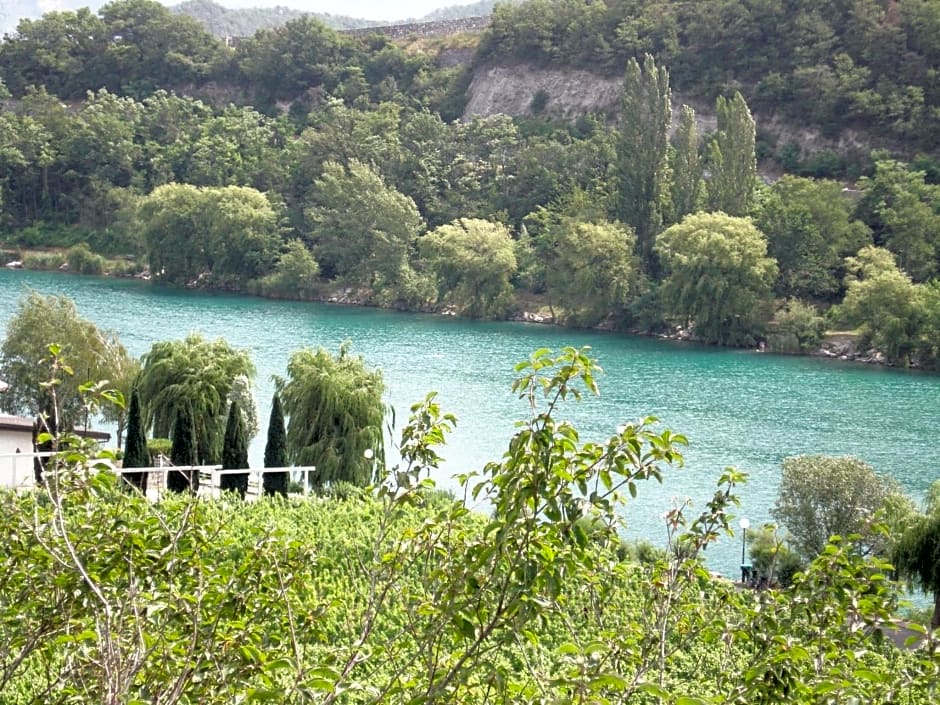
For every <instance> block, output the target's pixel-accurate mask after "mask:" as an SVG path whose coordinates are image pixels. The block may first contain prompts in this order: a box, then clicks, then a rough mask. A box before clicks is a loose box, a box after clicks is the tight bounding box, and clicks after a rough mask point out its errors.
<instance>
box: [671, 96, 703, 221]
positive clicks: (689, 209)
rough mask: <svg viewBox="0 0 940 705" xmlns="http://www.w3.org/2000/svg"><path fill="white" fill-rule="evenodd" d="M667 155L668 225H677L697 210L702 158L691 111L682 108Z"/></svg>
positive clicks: (693, 114) (685, 106)
mask: <svg viewBox="0 0 940 705" xmlns="http://www.w3.org/2000/svg"><path fill="white" fill-rule="evenodd" d="M672 147H673V149H672V152H671V154H670V165H671V169H670V171H671V172H672V173H671V178H672V190H671V193H672V199H671V201H672V222H673V223H678V222H679V221H680V220H682V218H684V217H685V216H686V215H688V214H689V213H694V212H695V211H697V210H698V203H699V195H700V193H701V190H702V158H701V155H700V153H699V149H700V147H699V137H698V128H697V127H696V124H695V110H693V109H692V108H690V107H689V106H688V105H683V106H682V112H681V113H680V115H679V124H678V125H676V133H675V135H673V138H672Z"/></svg>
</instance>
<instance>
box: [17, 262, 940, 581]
mask: <svg viewBox="0 0 940 705" xmlns="http://www.w3.org/2000/svg"><path fill="white" fill-rule="evenodd" d="M28 288H32V289H35V290H38V291H40V292H43V293H57V294H65V295H67V296H69V297H71V298H72V299H74V300H75V302H76V305H77V307H78V310H79V313H80V314H81V315H83V316H85V317H87V318H90V319H91V320H93V321H94V322H95V323H97V324H98V325H99V326H101V327H102V328H106V329H109V330H111V331H113V332H115V333H117V334H118V335H119V336H120V338H121V340H122V341H123V342H124V344H125V345H126V346H127V348H128V349H129V350H130V352H131V353H132V354H134V355H141V354H143V353H144V352H146V351H147V350H148V349H149V348H150V345H151V344H152V343H153V342H155V341H158V340H167V339H175V338H180V337H183V336H185V335H186V334H187V333H190V332H193V331H198V332H201V333H202V334H203V335H205V336H206V337H208V338H216V337H224V338H226V339H227V340H228V341H229V342H230V343H232V344H233V345H235V346H238V347H242V348H246V349H247V350H249V351H250V353H251V357H252V359H253V361H254V363H255V366H256V367H257V371H258V375H257V378H256V380H255V383H256V398H257V401H258V407H259V419H260V420H261V425H262V430H261V432H260V433H259V435H258V437H257V438H255V439H254V441H253V442H252V444H251V448H250V454H249V456H250V462H251V465H252V466H253V467H258V466H260V465H261V463H262V454H263V446H264V438H265V433H266V424H267V418H268V414H269V411H270V402H271V394H272V392H273V389H274V386H273V383H272V376H273V375H283V374H285V369H286V364H287V359H288V357H289V355H290V353H291V352H292V351H293V350H296V349H298V348H302V347H305V346H307V347H316V346H324V347H326V348H328V349H330V350H332V351H336V350H337V349H338V347H339V345H340V343H342V342H343V341H344V340H350V341H351V342H352V346H351V349H352V352H354V353H359V354H362V355H363V356H364V357H365V359H366V361H367V363H368V364H370V365H371V366H377V367H380V368H381V369H382V371H383V373H384V376H385V380H386V383H387V386H388V401H389V403H390V404H391V405H392V406H393V407H394V408H395V410H396V412H397V419H398V426H399V428H400V426H401V425H402V423H403V422H404V420H405V418H406V417H407V412H408V407H409V406H410V404H412V403H414V402H416V401H419V400H420V399H422V398H423V397H424V395H425V394H426V393H427V392H429V391H431V390H435V391H437V392H438V393H439V400H440V402H441V405H442V406H443V407H444V409H445V410H447V411H450V412H453V413H455V414H456V415H457V417H458V426H457V430H456V432H455V433H454V434H453V435H452V437H451V439H450V441H449V443H448V445H447V447H446V449H445V450H444V451H443V453H442V455H443V456H444V457H445V459H446V462H445V464H444V465H443V467H442V468H441V470H440V473H439V476H438V477H436V478H435V479H436V480H437V481H438V484H439V485H441V486H444V487H447V488H450V489H456V488H457V485H456V482H455V481H454V480H453V479H452V477H453V475H455V474H457V473H465V472H470V471H473V470H477V469H480V468H481V467H482V466H483V465H484V464H485V463H486V462H487V461H489V460H494V459H498V458H499V457H500V456H501V454H502V452H503V451H504V450H505V447H506V443H507V441H508V439H509V437H510V436H511V434H512V432H513V424H514V422H515V421H517V420H519V419H522V418H525V416H526V415H527V407H526V405H525V403H524V402H523V401H521V400H518V399H516V398H515V397H514V396H513V395H512V394H511V392H510V390H509V387H510V384H511V381H512V379H513V376H514V375H513V365H514V364H515V363H516V362H518V361H520V360H523V359H525V358H526V357H528V355H529V354H530V353H531V352H532V351H534V350H536V349H538V348H542V347H548V348H552V349H556V350H557V349H558V348H560V347H562V346H565V345H573V346H577V347H580V346H585V345H589V346H591V348H592V354H593V355H594V356H595V357H596V358H597V360H598V361H599V363H600V365H601V366H602V367H603V368H604V374H603V375H601V376H600V378H599V380H598V381H599V384H600V387H601V395H600V397H597V398H589V397H585V398H584V400H583V401H582V402H581V403H580V404H577V403H574V402H572V403H570V404H569V405H567V406H565V407H564V409H563V411H562V412H561V414H562V416H563V417H564V418H567V419H570V420H571V421H573V422H574V423H575V424H576V426H577V427H578V429H579V430H580V432H581V437H582V439H584V440H601V439H604V438H606V437H607V436H608V435H610V434H611V433H613V432H614V431H615V429H616V427H617V426H618V425H619V424H622V423H625V422H628V421H633V420H636V419H639V418H641V417H644V416H648V415H655V416H657V417H659V419H660V420H661V423H662V424H663V426H664V427H668V428H671V429H672V430H674V431H676V432H680V433H683V434H685V435H686V436H688V438H689V441H690V446H689V447H688V449H687V450H686V452H685V456H686V466H685V468H684V469H681V470H676V471H674V472H672V473H669V474H667V475H666V477H665V479H664V482H663V485H662V486H659V485H655V484H653V483H649V484H648V485H646V486H641V487H640V492H639V496H638V498H637V499H636V500H634V501H632V502H631V503H630V504H629V505H628V507H627V510H626V511H627V519H628V522H629V532H630V533H631V534H632V535H633V536H642V537H646V538H649V539H650V540H652V541H653V542H654V543H662V542H663V541H664V537H665V530H664V528H663V525H662V519H661V516H662V514H663V512H664V511H665V510H666V509H668V508H669V507H670V506H671V505H672V503H673V502H676V501H682V500H684V499H685V498H691V499H692V500H693V501H694V503H695V506H696V507H699V508H701V507H702V506H703V505H704V502H705V501H706V500H707V499H708V498H709V497H710V496H711V494H712V492H713V491H714V487H715V481H716V480H717V478H718V476H719V474H720V472H721V470H722V469H723V468H724V467H727V466H735V467H737V468H739V469H741V470H743V471H746V472H747V473H749V474H750V480H749V482H748V483H747V485H746V486H744V487H743V488H742V489H741V492H740V496H741V499H742V506H741V508H740V510H739V515H746V516H747V517H748V518H749V519H750V520H751V525H752V526H757V525H759V524H760V523H762V522H764V521H767V520H768V519H769V513H768V512H769V508H770V506H771V505H772V503H773V500H774V497H775V494H776V490H777V485H778V482H779V473H780V462H781V460H782V459H783V458H785V457H787V456H789V455H797V454H804V453H825V454H833V455H842V454H850V455H855V456H858V457H860V458H862V459H864V460H866V461H867V462H869V463H871V464H872V465H873V466H874V467H875V469H877V470H879V471H881V472H884V473H887V474H891V475H893V476H894V477H896V478H897V479H898V481H899V482H900V483H901V485H902V486H903V487H904V488H905V489H906V490H907V491H908V492H909V493H910V494H911V495H913V496H914V497H915V498H920V497H921V496H922V495H923V492H924V491H925V490H926V488H927V487H928V486H929V485H930V483H931V482H932V481H933V480H935V479H938V478H940V453H938V450H940V442H938V434H940V376H938V375H929V374H923V373H917V372H910V371H903V370H891V369H881V368H877V367H869V366H864V365H860V364H855V363H841V362H835V361H831V360H821V359H815V358H804V357H786V356H776V355H770V354H761V353H756V352H752V351H741V350H725V349H719V348H711V347H704V346H699V345H694V344H687V343H676V342H670V341H660V340H653V339H647V338H638V337H631V336H626V335H617V334H609V333H600V332H590V331H572V330H563V329H559V328H554V327H550V326H540V325H534V324H521V323H482V322H474V321H464V320H457V319H454V318H446V317H440V316H430V315H423V314H408V313H395V312H388V311H380V310H374V309H366V308H356V307H344V306H335V305H327V304H312V303H297V302H283V301H269V300H264V299H257V298H250V297H241V296H228V295H217V294H207V293H201V292H192V291H180V290H169V289H164V288H160V287H155V286H151V285H149V284H146V283H143V282H138V281H132V280H117V279H103V278H92V277H76V276H69V275H61V274H50V273H36V272H24V271H8V270H3V271H0V323H3V324H4V325H5V323H6V321H7V320H9V318H10V316H11V315H12V314H13V312H14V311H15V309H16V303H17V300H18V299H19V298H20V296H21V295H22V294H23V293H24V292H25V291H26V290H27V289H28ZM393 456H394V452H393V451H390V456H389V457H393ZM740 549H741V543H740V537H738V538H729V539H724V540H722V542H721V543H720V544H719V545H717V546H715V547H714V548H713V549H710V550H709V553H710V554H711V555H710V556H709V564H710V566H711V567H712V568H713V569H715V570H718V571H721V572H723V573H725V574H728V575H734V574H736V573H737V569H738V568H737V567H738V563H739V561H740Z"/></svg>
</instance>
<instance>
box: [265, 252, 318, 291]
mask: <svg viewBox="0 0 940 705" xmlns="http://www.w3.org/2000/svg"><path fill="white" fill-rule="evenodd" d="M319 275H320V265H319V264H317V261H316V260H315V259H314V258H313V255H312V254H311V252H310V250H308V249H307V246H306V245H304V243H303V242H302V241H301V240H299V239H293V240H289V241H288V242H287V244H286V245H285V246H284V251H283V252H281V255H280V257H279V258H278V260H277V264H276V265H274V271H273V272H271V273H270V274H268V275H266V276H265V277H263V278H261V279H260V280H259V282H258V286H259V287H260V289H261V291H262V293H264V295H265V296H276V297H283V298H288V299H301V300H303V299H309V298H313V296H314V295H315V293H316V291H317V282H318V280H319Z"/></svg>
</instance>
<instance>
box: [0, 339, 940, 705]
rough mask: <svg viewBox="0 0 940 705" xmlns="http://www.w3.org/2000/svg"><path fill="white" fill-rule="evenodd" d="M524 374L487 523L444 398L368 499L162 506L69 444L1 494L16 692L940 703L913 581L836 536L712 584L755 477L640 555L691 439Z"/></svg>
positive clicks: (541, 355) (225, 698)
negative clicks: (656, 491)
mask: <svg viewBox="0 0 940 705" xmlns="http://www.w3.org/2000/svg"><path fill="white" fill-rule="evenodd" d="M518 372H519V373H520V375H521V376H520V378H519V380H518V381H517V382H516V384H515V385H514V390H515V391H516V392H517V393H518V394H519V395H520V396H521V397H523V398H526V399H528V400H529V402H530V403H531V405H532V417H531V418H530V419H529V420H528V421H526V422H524V423H522V424H521V425H520V426H519V428H518V429H517V432H516V434H515V436H514V437H513V438H512V440H511V441H510V445H509V449H508V451H507V453H506V455H505V456H504V458H503V459H502V460H501V461H499V462H494V463H491V464H489V465H487V467H486V468H484V469H483V470H482V471H481V473H480V474H478V475H475V476H467V477H463V478H461V480H462V482H463V484H464V488H465V491H466V492H467V494H468V498H471V499H472V500H475V501H476V502H477V503H480V502H485V506H487V507H488V508H489V510H490V511H489V513H488V514H487V515H483V514H476V513H472V512H471V511H469V510H468V509H467V508H466V507H465V505H464V503H463V502H457V501H453V500H451V499H449V498H447V497H443V496H441V494H440V493H438V492H436V491H434V490H433V487H432V484H433V483H431V482H430V481H429V480H426V479H424V480H422V479H420V478H422V477H426V475H427V472H426V471H427V470H428V469H429V468H431V467H433V466H435V465H436V464H437V463H438V461H439V458H438V456H437V453H436V447H437V446H439V445H440V443H442V442H443V440H444V437H445V435H446V432H447V431H448V430H449V429H450V428H451V427H452V425H453V423H455V420H454V419H453V418H452V417H449V416H447V415H443V414H442V413H441V411H440V409H439V408H438V406H437V404H436V401H435V398H434V396H433V395H430V396H429V397H428V398H427V399H425V400H424V402H422V403H421V404H417V405H416V406H415V407H414V408H413V409H412V418H411V422H410V424H409V425H408V426H407V427H406V428H405V429H404V431H403V435H402V441H401V451H402V455H403V457H404V461H403V463H402V466H400V467H397V468H395V469H394V470H393V471H392V472H390V473H389V475H388V478H387V481H386V483H384V484H383V485H381V486H379V487H376V488H375V489H374V491H373V493H371V494H369V493H366V494H363V495H360V496H357V495H354V494H349V495H342V496H344V497H345V499H340V498H335V499H311V500H299V501H296V502H286V501H283V500H264V501H261V502H258V503H256V504H250V505H243V504H241V503H234V504H231V505H230V504H227V502H226V501H225V500H222V501H206V500H202V499H194V498H176V497H174V498H172V499H169V500H166V501H164V502H161V503H158V504H149V503H147V502H146V501H145V500H144V499H143V498H141V497H140V496H137V495H133V494H130V493H129V492H128V491H126V490H124V489H122V488H121V485H120V483H119V482H118V481H117V480H116V479H115V478H113V477H112V476H111V475H109V474H107V473H95V472H94V471H93V468H92V469H89V470H88V471H83V472H77V471H74V468H76V467H80V466H81V465H82V464H83V463H84V464H86V465H87V462H86V461H84V459H83V455H82V453H80V452H78V451H74V450H73V451H69V453H68V454H67V455H63V457H62V458H61V461H60V462H61V464H62V469H61V470H60V472H59V473H58V474H57V475H56V481H55V482H52V483H50V485H49V486H48V487H47V488H46V489H44V490H43V491H38V492H36V493H33V494H24V495H14V494H5V495H2V496H0V505H2V506H0V511H3V513H4V516H5V517H6V518H7V527H8V538H7V540H6V541H5V542H3V543H2V544H0V643H2V644H3V647H4V648H3V649H2V650H0V700H2V701H4V702H11V703H16V702H37V701H41V702H65V701H69V702H88V703H118V702H121V703H127V702H133V703H138V702H160V703H170V702H187V703H188V702H192V703H195V702H198V703H223V702H225V703H229V702H236V701H239V702H241V701H254V700H271V701H274V702H285V703H295V702H296V703H301V702H317V703H334V702H343V703H347V702H348V703H432V702H433V703H482V702H506V703H509V702H511V703H542V702H570V703H588V702H591V703H607V702H624V703H625V702H631V703H633V702H639V703H682V704H683V705H694V704H695V703H755V702H756V703H843V702H849V701H851V700H852V699H857V701H859V702H872V703H878V702H906V703H928V702H934V701H936V692H935V688H936V686H935V683H936V679H937V675H938V666H940V661H938V658H937V656H936V653H935V642H934V641H933V640H932V638H927V639H926V640H925V644H926V646H925V648H924V650H922V651H919V652H912V653H908V652H905V651H899V650H897V649H895V648H894V647H893V645H890V644H887V643H885V640H883V639H881V638H879V637H878V636H877V635H878V632H877V631H876V629H877V628H881V627H884V626H885V624H886V622H887V621H888V620H889V618H890V610H891V609H893V607H894V604H895V591H894V589H893V586H892V585H891V584H890V583H889V581H888V580H887V579H886V578H885V575H886V573H885V568H886V566H884V565H879V564H877V563H874V562H871V561H868V560H864V559H862V558H861V557H860V556H859V555H858V554H857V552H855V551H853V550H852V548H851V546H849V545H842V544H831V545H829V546H827V547H826V549H825V550H824V551H823V553H822V555H821V556H820V557H819V558H817V559H816V561H815V562H814V563H812V564H811V565H810V566H809V567H808V568H807V569H806V571H805V573H803V574H799V575H797V576H796V577H795V578H794V585H793V587H792V588H791V589H790V590H788V591H787V592H773V591H767V592H763V593H759V594H758V593H752V592H740V591H738V590H737V589H736V588H735V587H734V586H733V585H732V584H730V583H728V582H727V581H723V580H719V579H714V578H713V577H711V576H710V574H709V573H708V571H707V570H706V569H705V567H704V565H703V564H702V561H701V554H702V551H703V550H705V548H706V547H707V546H708V545H709V544H710V543H711V542H713V541H714V540H715V538H717V536H718V535H719V534H721V533H723V532H727V531H728V530H729V529H728V521H729V517H730V511H731V510H732V508H733V506H734V505H735V503H736V498H735V496H734V488H735V486H736V484H737V483H738V482H740V481H741V480H742V479H743V476H742V475H741V474H740V473H738V472H736V471H734V470H726V471H725V472H724V474H723V475H722V477H721V479H720V480H719V487H718V489H717V491H716V494H715V496H714V497H713V498H712V500H711V501H710V502H708V503H707V505H706V506H705V507H704V508H703V509H702V511H701V512H700V514H699V515H698V516H692V515H690V507H689V506H688V504H687V503H686V504H680V505H678V506H675V507H673V508H672V509H671V510H670V511H668V512H667V513H666V515H665V517H664V520H665V522H666V528H667V529H668V532H669V537H670V543H669V547H668V550H667V551H665V552H663V553H662V554H659V555H653V556H651V557H650V558H651V559H650V561H649V562H644V563H640V564H634V563H631V562H627V561H624V560H620V559H618V556H617V552H618V549H621V542H620V539H619V536H618V531H617V529H618V527H619V524H620V522H621V521H622V517H625V516H629V512H630V506H629V497H631V496H633V495H634V494H635V493H636V492H638V491H639V489H640V487H641V482H642V481H643V480H654V481H661V480H662V479H663V477H664V476H665V474H666V473H667V472H672V471H673V470H674V469H678V467H679V466H681V462H682V456H681V454H680V452H679V448H680V447H681V446H682V445H684V443H685V439H684V438H683V437H681V436H678V435H676V434H673V433H671V432H669V431H657V430H654V427H653V423H654V422H653V420H652V419H650V420H647V421H644V422H641V423H637V424H631V425H627V426H624V427H623V428H622V430H620V431H619V432H618V433H617V434H615V435H613V436H612V437H611V438H609V439H608V440H607V441H605V442H603V443H583V442H581V441H580V439H579V437H578V432H577V430H576V429H574V428H573V427H572V426H570V425H569V424H567V423H565V422H561V421H559V420H558V419H557V417H556V414H557V413H558V410H559V406H560V405H561V404H562V403H563V402H564V401H565V400H566V399H567V398H569V397H577V396H579V394H580V392H581V391H584V390H587V391H591V392H593V391H596V386H595V383H594V375H595V374H596V373H597V369H596V368H595V366H594V364H593V363H592V362H591V360H590V359H589V358H587V357H586V355H585V353H584V352H583V351H576V350H571V349H568V350H565V351H563V352H562V353H561V354H560V355H558V356H557V357H553V356H552V355H551V354H549V353H548V352H547V351H539V352H538V353H536V354H535V355H533V357H532V358H531V359H530V360H529V361H528V362H525V363H522V364H521V365H519V366H518ZM586 518H587V520H586Z"/></svg>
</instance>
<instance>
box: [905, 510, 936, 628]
mask: <svg viewBox="0 0 940 705" xmlns="http://www.w3.org/2000/svg"><path fill="white" fill-rule="evenodd" d="M894 565H895V568H896V569H897V571H898V574H899V575H900V576H901V577H903V578H906V579H907V580H909V581H910V582H911V583H912V584H915V585H918V586H919V587H920V588H921V589H922V590H923V591H924V593H925V594H931V595H932V596H933V601H934V608H933V617H932V618H931V620H930V626H931V628H932V629H936V628H937V627H940V512H933V513H929V514H927V515H926V516H923V517H921V518H920V520H919V521H917V522H916V523H915V524H914V525H913V526H912V527H911V528H909V529H908V530H907V531H905V532H904V534H903V536H902V537H901V540H900V541H899V542H898V545H897V547H896V548H895V555H894Z"/></svg>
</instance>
